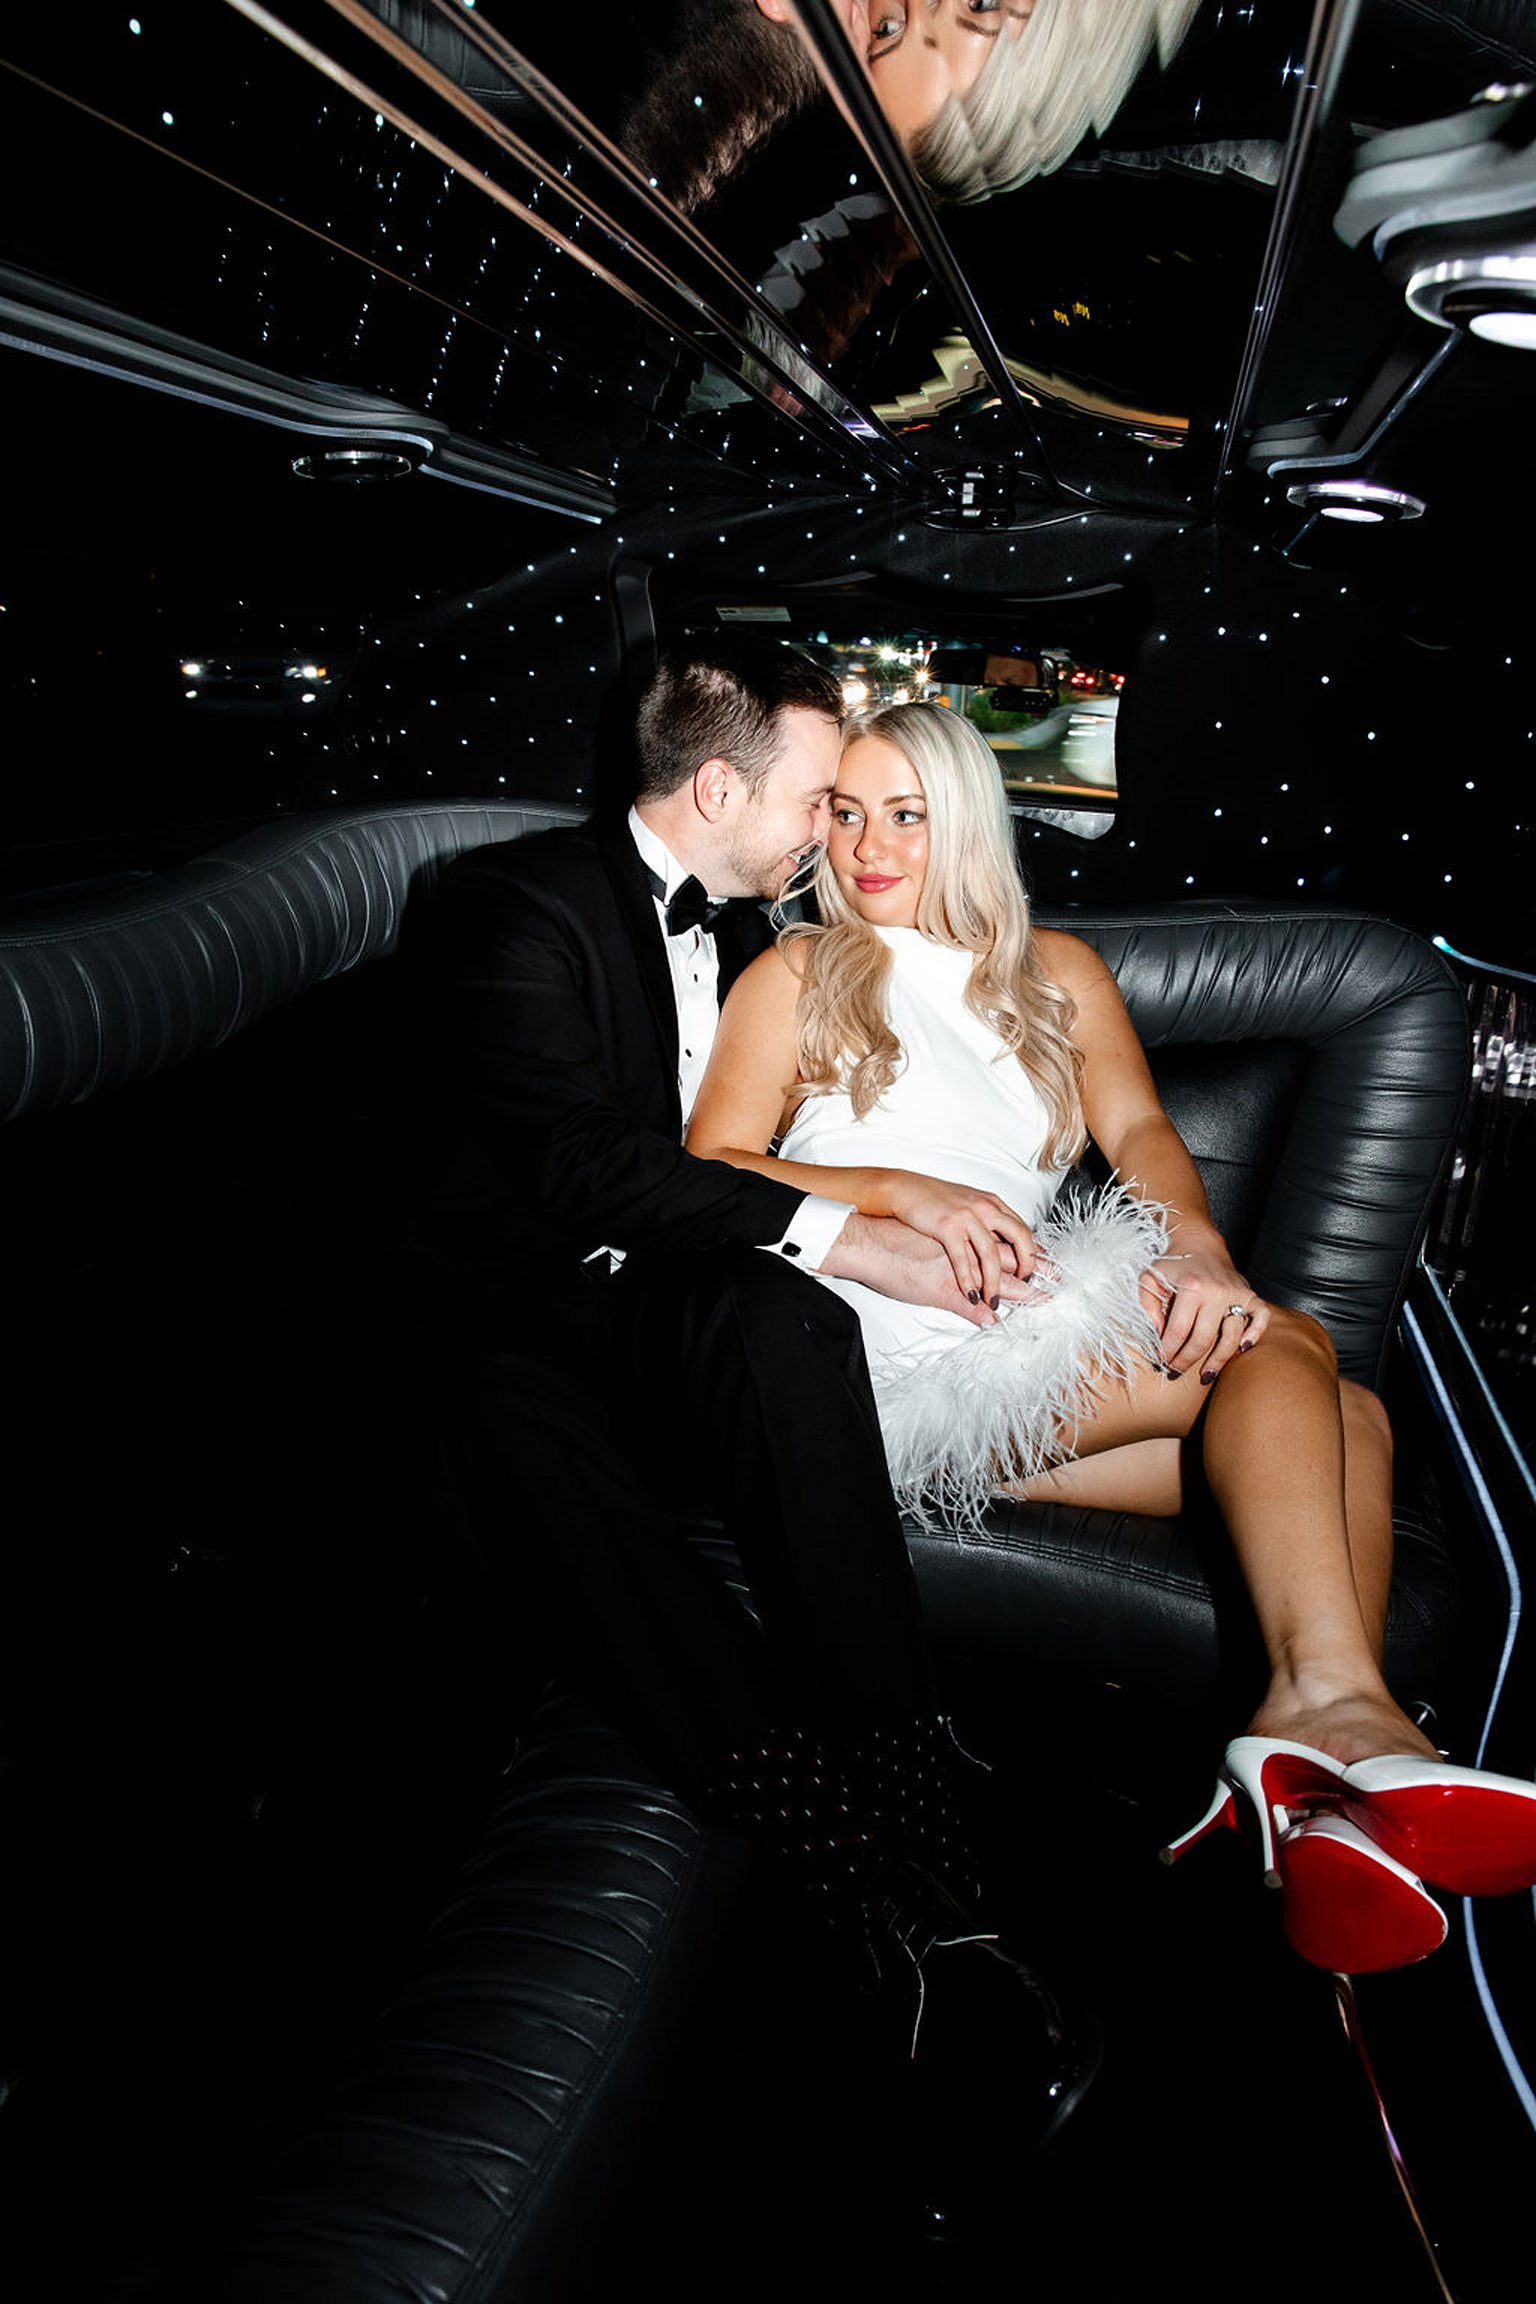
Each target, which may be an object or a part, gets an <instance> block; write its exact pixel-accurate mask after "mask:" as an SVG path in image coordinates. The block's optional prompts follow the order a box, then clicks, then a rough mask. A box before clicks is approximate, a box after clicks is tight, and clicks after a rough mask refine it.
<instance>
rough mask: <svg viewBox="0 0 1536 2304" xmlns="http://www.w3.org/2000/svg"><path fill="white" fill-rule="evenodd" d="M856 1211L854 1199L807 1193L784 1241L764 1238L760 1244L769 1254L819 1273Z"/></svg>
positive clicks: (804, 1269) (796, 1211)
mask: <svg viewBox="0 0 1536 2304" xmlns="http://www.w3.org/2000/svg"><path fill="white" fill-rule="evenodd" d="M853 1214H854V1207H853V1203H852V1201H851V1200H822V1199H819V1198H818V1197H817V1195H816V1194H815V1193H814V1192H808V1193H807V1194H806V1196H805V1198H804V1199H803V1200H802V1201H801V1203H800V1205H799V1207H798V1208H797V1209H796V1210H795V1213H794V1216H793V1217H792V1219H791V1220H790V1226H789V1230H788V1231H787V1232H786V1233H785V1234H784V1237H783V1238H782V1240H765V1241H763V1242H761V1243H760V1245H761V1246H762V1247H763V1248H765V1249H766V1250H767V1252H768V1254H769V1255H770V1256H787V1257H788V1258H789V1260H790V1262H791V1263H793V1264H798V1265H799V1266H800V1268H801V1270H802V1271H805V1272H819V1271H820V1270H821V1267H822V1264H823V1262H824V1261H825V1259H826V1257H827V1255H828V1253H829V1252H830V1250H831V1247H832V1243H833V1241H834V1240H835V1239H836V1238H837V1237H838V1234H839V1233H840V1232H841V1231H842V1229H843V1226H844V1225H845V1224H846V1223H847V1221H848V1219H849V1217H850V1216H852V1215H853Z"/></svg>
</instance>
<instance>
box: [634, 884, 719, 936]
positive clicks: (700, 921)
mask: <svg viewBox="0 0 1536 2304" xmlns="http://www.w3.org/2000/svg"><path fill="white" fill-rule="evenodd" d="M651 888H652V891H653V893H654V894H655V895H656V897H657V898H658V899H660V898H664V897H665V896H666V889H667V884H666V882H665V881H664V880H663V879H662V877H661V874H660V873H659V872H653V873H652V874H651ZM731 901H732V899H731V898H730V897H729V896H710V895H707V894H706V893H705V889H704V883H703V881H702V880H696V879H694V877H693V875H692V874H691V873H690V874H689V876H688V878H687V879H686V880H685V881H684V882H683V884H682V886H681V887H680V888H679V889H678V891H677V894H676V895H675V896H674V897H673V898H672V899H671V901H670V902H669V903H668V905H667V934H668V935H669V936H686V935H687V933H688V931H689V929H690V928H703V929H705V930H706V931H707V930H708V929H710V928H712V927H713V926H714V924H715V922H716V921H717V920H718V919H719V917H720V915H721V913H722V912H724V911H725V910H726V909H727V907H728V906H729V905H730V903H731Z"/></svg>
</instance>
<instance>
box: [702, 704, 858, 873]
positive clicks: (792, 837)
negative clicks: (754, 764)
mask: <svg viewBox="0 0 1536 2304" xmlns="http://www.w3.org/2000/svg"><path fill="white" fill-rule="evenodd" d="M778 739H779V741H778V750H777V752H776V754H775V756H774V760H773V765H772V766H771V768H770V769H769V770H768V773H767V775H766V776H765V777H764V779H763V781H762V783H761V784H760V785H759V787H758V789H757V791H756V792H755V793H753V792H750V791H749V790H748V788H747V786H746V785H745V784H744V783H743V782H742V780H741V778H740V777H739V776H736V775H735V774H734V772H733V775H732V781H731V785H730V787H729V798H728V802H727V807H726V812H725V815H724V816H723V818H722V819H721V824H720V833H721V849H720V857H721V870H720V874H719V876H717V877H716V878H713V879H712V880H711V883H710V886H711V892H712V893H713V894H715V895H717V896H732V895H734V896H757V897H761V898H763V899H766V900H771V899H772V898H773V897H775V896H777V895H779V893H780V892H781V890H782V889H783V887H784V884H785V882H786V881H787V880H788V878H789V876H790V874H791V873H792V872H793V871H794V869H795V867H796V865H797V864H799V862H800V860H801V858H802V857H803V856H804V854H805V852H806V850H807V849H808V848H815V847H819V846H820V844H821V843H822V841H824V840H825V839H826V836H827V816H828V803H829V801H830V799H831V794H832V786H833V784H834V783H835V782H836V780H837V763H838V757H839V754H840V752H841V749H842V739H841V733H840V731H839V728H838V724H837V722H836V721H835V720H829V719H828V718H827V717H826V715H825V714H824V713H821V712H808V711H806V710H804V709H803V708H802V707H799V706H791V707H790V708H789V709H788V710H787V711H784V712H781V713H780V714H779V717H778ZM727 882H729V885H727Z"/></svg>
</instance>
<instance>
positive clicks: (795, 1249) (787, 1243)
mask: <svg viewBox="0 0 1536 2304" xmlns="http://www.w3.org/2000/svg"><path fill="white" fill-rule="evenodd" d="M799 1253H800V1245H799V1242H798V1241H795V1240H781V1241H780V1242H779V1254H780V1255H781V1256H798V1255H799Z"/></svg>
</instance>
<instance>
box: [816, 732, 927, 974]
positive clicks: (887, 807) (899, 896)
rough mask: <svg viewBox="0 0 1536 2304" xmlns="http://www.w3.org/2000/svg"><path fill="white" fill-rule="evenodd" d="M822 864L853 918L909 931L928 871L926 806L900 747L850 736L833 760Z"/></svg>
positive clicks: (914, 923) (919, 781)
mask: <svg viewBox="0 0 1536 2304" xmlns="http://www.w3.org/2000/svg"><path fill="white" fill-rule="evenodd" d="M827 863H828V866H829V868H830V870H831V872H832V875H833V877H834V879H835V880H836V882H837V885H838V887H839V888H840V889H841V891H842V894H843V897H844V899H845V901H846V902H847V904H848V905H849V906H850V908H851V909H852V910H853V911H854V912H856V913H857V914H858V916H859V918H860V919H861V920H868V921H869V922H870V924H871V925H872V926H874V927H878V928H915V927H916V926H917V901H918V898H919V897H920V896H921V895H922V892H923V881H924V880H925V878H926V877H927V872H928V803H927V800H926V799H925V798H924V796H923V780H922V778H921V777H920V776H919V775H918V772H917V770H916V769H915V768H914V767H913V765H912V763H911V761H910V760H909V759H908V758H907V756H906V754H905V752H899V751H898V750H897V749H896V746H895V745H894V744H888V743H886V741H885V739H884V738H883V737H881V736H855V737H854V739H853V741H852V743H851V744H849V745H848V746H847V747H846V749H845V751H844V753H843V757H842V760H841V762H840V764H839V767H838V771H837V783H836V785H835V787H834V789H833V793H832V822H831V825H830V828H829V829H828V832H827Z"/></svg>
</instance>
